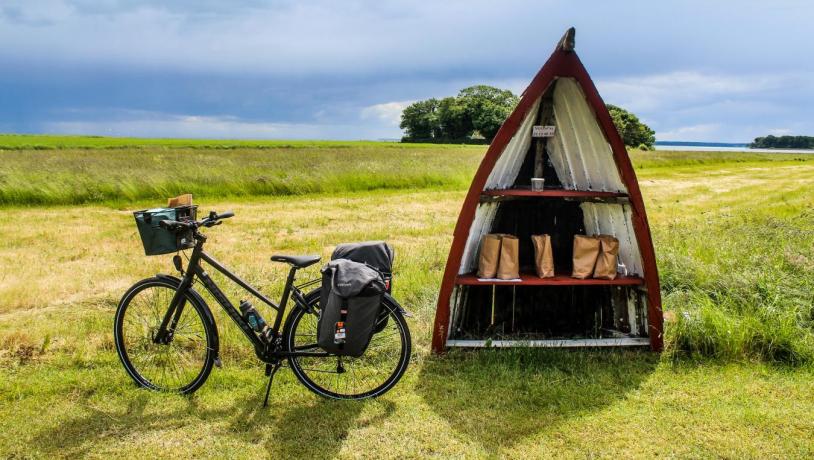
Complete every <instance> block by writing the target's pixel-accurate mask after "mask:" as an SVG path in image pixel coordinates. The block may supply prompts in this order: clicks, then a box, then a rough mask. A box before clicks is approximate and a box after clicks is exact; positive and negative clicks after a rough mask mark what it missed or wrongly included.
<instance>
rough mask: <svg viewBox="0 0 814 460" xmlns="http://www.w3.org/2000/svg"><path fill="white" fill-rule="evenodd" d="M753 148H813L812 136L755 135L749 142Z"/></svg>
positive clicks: (813, 139) (813, 138)
mask: <svg viewBox="0 0 814 460" xmlns="http://www.w3.org/2000/svg"><path fill="white" fill-rule="evenodd" d="M749 147H751V148H753V149H814V137H813V136H772V135H771V134H770V135H768V136H766V137H756V138H755V141H754V142H752V143H751V144H749Z"/></svg>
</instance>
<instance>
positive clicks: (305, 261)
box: [271, 254, 322, 268]
mask: <svg viewBox="0 0 814 460" xmlns="http://www.w3.org/2000/svg"><path fill="white" fill-rule="evenodd" d="M320 259H322V257H320V256H286V255H282V254H275V255H273V256H271V260H272V261H273V262H285V263H287V264H291V265H292V266H294V267H297V268H305V267H308V266H311V265H314V264H315V263H317V262H319V260H320Z"/></svg>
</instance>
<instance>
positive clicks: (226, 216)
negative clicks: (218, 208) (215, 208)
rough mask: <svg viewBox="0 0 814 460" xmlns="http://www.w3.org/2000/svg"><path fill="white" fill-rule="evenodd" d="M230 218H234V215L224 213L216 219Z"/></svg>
mask: <svg viewBox="0 0 814 460" xmlns="http://www.w3.org/2000/svg"><path fill="white" fill-rule="evenodd" d="M230 217H235V213H234V212H232V211H226V212H224V213H223V214H218V219H228V218H230Z"/></svg>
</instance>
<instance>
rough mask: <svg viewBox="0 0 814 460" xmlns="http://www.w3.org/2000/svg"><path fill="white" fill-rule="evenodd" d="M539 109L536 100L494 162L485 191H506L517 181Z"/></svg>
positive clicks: (538, 101) (538, 103)
mask: <svg viewBox="0 0 814 460" xmlns="http://www.w3.org/2000/svg"><path fill="white" fill-rule="evenodd" d="M539 107H540V99H539V98H538V99H537V101H536V102H535V103H534V105H533V106H532V107H531V110H529V112H528V113H527V114H526V118H524V119H523V123H522V124H521V125H520V128H519V129H518V130H517V132H516V133H515V134H514V136H513V137H512V140H510V141H509V143H508V144H507V145H506V148H505V149H503V152H502V153H501V154H500V157H499V158H498V159H497V162H495V167H494V168H493V169H492V172H491V173H489V178H488V179H486V189H487V190H492V189H498V190H502V189H506V188H509V187H511V186H512V185H513V184H514V180H515V179H517V173H519V172H520V167H521V166H523V160H525V158H526V154H527V153H528V151H529V146H531V127H532V126H534V122H535V121H536V119H537V112H538V108H539Z"/></svg>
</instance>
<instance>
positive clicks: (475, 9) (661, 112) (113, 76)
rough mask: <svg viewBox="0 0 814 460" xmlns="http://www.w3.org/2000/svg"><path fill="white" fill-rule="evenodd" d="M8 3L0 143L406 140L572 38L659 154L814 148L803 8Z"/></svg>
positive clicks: (812, 43) (168, 0) (537, 1)
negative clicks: (772, 141) (682, 145)
mask: <svg viewBox="0 0 814 460" xmlns="http://www.w3.org/2000/svg"><path fill="white" fill-rule="evenodd" d="M666 3H667V2H653V1H630V2H609V1H573V0H571V1H567V2H566V1H545V0H529V1H525V0H500V1H490V2H487V1H479V0H466V1H458V0H447V1H443V2H435V1H420V2H419V1H414V2H408V1H395V0H393V1H389V0H377V1H357V0H343V1H330V0H317V1H293V0H292V1H286V0H283V1H261V0H231V1H220V0H95V1H94V0H43V1H39V0H19V1H18V0H2V1H0V132H33V133H75V134H102V135H118V136H161V137H213V138H288V139H296V138H322V139H381V138H398V137H400V136H401V131H400V130H399V128H398V120H399V116H400V111H401V109H402V108H403V107H404V106H405V105H406V104H409V103H410V102H411V101H415V100H419V99H425V98H429V97H443V96H447V95H453V94H455V93H456V92H457V91H458V90H459V89H461V88H463V87H465V86H468V85H471V84H478V83H486V84H492V85H495V86H500V87H503V88H508V89H511V90H512V91H515V92H516V93H519V92H521V91H522V90H523V89H524V87H525V85H526V84H528V82H529V80H530V79H531V77H532V76H533V75H534V73H535V72H536V71H537V70H538V69H539V67H540V66H541V65H542V64H543V62H544V61H545V60H546V59H547V58H548V56H549V54H550V53H551V51H552V49H553V46H554V44H555V43H556V42H557V40H558V39H559V37H560V36H561V35H562V33H563V32H564V31H565V29H566V28H567V27H569V26H572V25H573V26H575V27H576V28H577V52H578V54H579V55H580V58H581V59H582V61H583V63H584V64H585V66H586V67H587V68H588V71H589V72H590V73H591V75H592V76H593V78H594V81H595V82H596V83H597V86H598V87H599V91H600V93H601V94H602V96H603V98H604V99H605V101H606V102H609V103H613V104H617V105H621V106H623V107H625V108H628V109H629V110H632V111H634V112H635V113H636V114H638V115H639V116H640V117H641V118H643V119H644V120H645V121H646V122H647V123H648V124H650V126H651V127H653V128H654V129H655V130H656V132H657V137H658V139H659V140H683V141H721V142H746V141H749V140H751V139H752V138H754V137H756V136H759V135H764V134H769V133H773V134H807V135H814V27H812V25H811V24H812V19H814V2H810V1H802V0H798V1H791V0H788V1H787V0H773V1H769V2H767V1H750V0H741V1H709V0H706V1H676V2H669V5H668V4H666Z"/></svg>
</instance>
